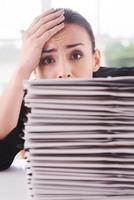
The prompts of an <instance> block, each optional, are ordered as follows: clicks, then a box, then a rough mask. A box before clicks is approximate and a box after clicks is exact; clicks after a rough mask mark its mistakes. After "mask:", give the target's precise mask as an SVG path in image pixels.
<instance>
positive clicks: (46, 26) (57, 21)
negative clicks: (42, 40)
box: [33, 16, 65, 38]
mask: <svg viewBox="0 0 134 200" xmlns="http://www.w3.org/2000/svg"><path fill="white" fill-rule="evenodd" d="M64 18H65V17H64V16H60V17H59V18H57V19H55V20H53V21H51V22H48V23H47V24H43V25H42V26H41V27H40V28H39V30H38V31H36V32H35V33H34V35H33V38H38V37H41V36H42V35H43V34H44V33H45V32H46V31H48V30H50V29H52V28H53V27H55V26H57V25H59V24H61V23H62V22H63V21H64Z"/></svg>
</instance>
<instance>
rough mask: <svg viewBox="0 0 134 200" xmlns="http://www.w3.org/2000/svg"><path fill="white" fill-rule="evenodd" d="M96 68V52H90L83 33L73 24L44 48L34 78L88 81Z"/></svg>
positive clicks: (89, 41)
mask: <svg viewBox="0 0 134 200" xmlns="http://www.w3.org/2000/svg"><path fill="white" fill-rule="evenodd" d="M99 66H100V52H99V50H98V49H96V51H95V53H94V54H93V53H92V45H91V40H90V37H89V35H88V33H87V31H86V30H85V29H84V28H83V27H81V26H79V25H76V24H65V26H64V28H63V29H62V30H61V31H60V32H58V33H57V34H55V35H54V36H53V37H51V38H50V39H49V40H48V42H47V43H46V44H45V45H44V47H43V51H42V55H41V59H40V64H39V66H38V67H37V68H36V70H34V71H35V74H36V77H37V78H42V79H43V78H45V79H46V78H51V79H57V78H91V77H92V75H93V72H94V71H97V70H98V69H99Z"/></svg>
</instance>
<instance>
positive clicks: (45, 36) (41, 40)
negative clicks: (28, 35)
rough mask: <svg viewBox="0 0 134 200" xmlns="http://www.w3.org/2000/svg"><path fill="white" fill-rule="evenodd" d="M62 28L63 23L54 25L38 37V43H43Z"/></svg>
mask: <svg viewBox="0 0 134 200" xmlns="http://www.w3.org/2000/svg"><path fill="white" fill-rule="evenodd" d="M63 28H64V23H61V24H59V25H57V26H55V27H53V28H52V29H50V30H48V31H47V32H45V33H44V34H43V35H42V36H41V37H39V38H38V41H39V43H40V44H43V46H44V44H45V43H46V42H47V41H48V40H49V39H50V38H51V37H53V36H54V35H55V34H56V33H58V32H59V31H60V30H62V29H63Z"/></svg>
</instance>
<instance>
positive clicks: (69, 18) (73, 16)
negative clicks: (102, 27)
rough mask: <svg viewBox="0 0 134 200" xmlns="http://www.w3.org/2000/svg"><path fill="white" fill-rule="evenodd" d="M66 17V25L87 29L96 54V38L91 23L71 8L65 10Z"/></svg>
mask: <svg viewBox="0 0 134 200" xmlns="http://www.w3.org/2000/svg"><path fill="white" fill-rule="evenodd" d="M64 16H65V20H64V22H65V23H67V24H77V25H79V26H81V27H83V28H85V29H86V31H87V33H88V35H89V37H90V40H91V43H92V52H93V53H94V52H95V37H94V33H93V30H92V27H91V25H90V23H89V22H88V21H87V20H86V19H85V18H84V17H83V16H82V15H81V14H79V13H78V12H76V11H73V10H71V9H69V8H64Z"/></svg>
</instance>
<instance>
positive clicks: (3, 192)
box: [0, 159, 27, 200]
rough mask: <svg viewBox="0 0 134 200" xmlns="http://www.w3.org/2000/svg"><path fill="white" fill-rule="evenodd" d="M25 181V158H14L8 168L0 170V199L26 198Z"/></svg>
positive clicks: (21, 199) (15, 199) (24, 199)
mask: <svg viewBox="0 0 134 200" xmlns="http://www.w3.org/2000/svg"><path fill="white" fill-rule="evenodd" d="M26 182H27V180H26V174H25V160H23V159H16V160H15V161H14V162H13V164H12V165H11V167H10V168H9V169H7V170H5V171H2V172H0V199H1V200H26V199H27V184H26Z"/></svg>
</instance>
